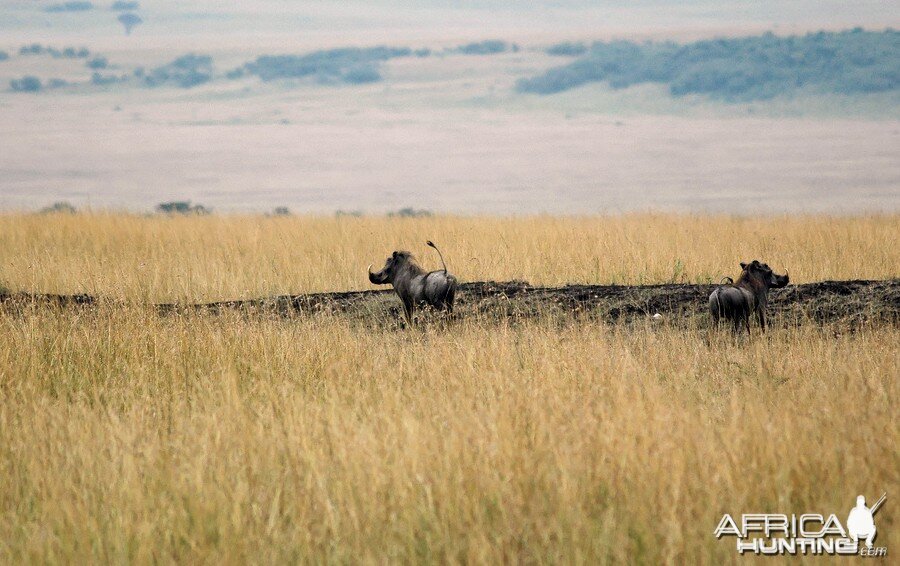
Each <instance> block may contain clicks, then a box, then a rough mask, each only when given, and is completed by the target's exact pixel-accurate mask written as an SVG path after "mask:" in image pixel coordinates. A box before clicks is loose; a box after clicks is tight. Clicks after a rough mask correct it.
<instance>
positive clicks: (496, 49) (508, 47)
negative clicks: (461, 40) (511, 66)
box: [456, 39, 519, 55]
mask: <svg viewBox="0 0 900 566" xmlns="http://www.w3.org/2000/svg"><path fill="white" fill-rule="evenodd" d="M518 50H519V46H518V45H516V44H515V43H513V44H509V43H506V42H505V41H500V40H499V39H488V40H486V41H478V42H475V43H467V44H465V45H460V46H459V47H457V48H456V51H457V52H458V53H462V54H463V55H495V54H497V53H506V52H507V51H513V52H515V51H518Z"/></svg>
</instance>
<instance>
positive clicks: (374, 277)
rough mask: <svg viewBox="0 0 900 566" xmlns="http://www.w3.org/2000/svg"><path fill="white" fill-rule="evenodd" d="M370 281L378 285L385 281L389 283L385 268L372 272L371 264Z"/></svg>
mask: <svg viewBox="0 0 900 566" xmlns="http://www.w3.org/2000/svg"><path fill="white" fill-rule="evenodd" d="M369 281H371V282H372V283H374V284H376V285H384V284H385V283H389V281H388V278H387V275H385V273H384V269H382V270H381V271H379V272H378V273H372V266H371V265H369Z"/></svg>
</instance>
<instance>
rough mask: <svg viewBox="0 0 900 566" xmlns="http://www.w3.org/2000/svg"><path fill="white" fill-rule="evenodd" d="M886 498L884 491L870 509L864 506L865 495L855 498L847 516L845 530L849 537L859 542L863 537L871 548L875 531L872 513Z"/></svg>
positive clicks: (873, 513)
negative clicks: (853, 505)
mask: <svg viewBox="0 0 900 566" xmlns="http://www.w3.org/2000/svg"><path fill="white" fill-rule="evenodd" d="M886 498H887V494H886V493H885V494H884V495H882V496H881V499H879V500H878V501H876V502H875V505H873V506H872V508H871V509H870V508H869V507H866V498H865V496H862V495H860V496H859V497H857V498H856V507H854V508H853V509H851V510H850V516H849V517H847V531H848V533H849V534H850V538H852V539H853V540H855V541H856V542H859V540H860V539H865V541H866V546H867V547H868V548H872V542H873V541H874V540H875V531H876V529H875V518H874V517H873V515H875V513H876V512H877V511H878V508H879V507H881V504H882V503H884V500H885V499H886Z"/></svg>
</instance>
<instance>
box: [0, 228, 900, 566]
mask: <svg viewBox="0 0 900 566" xmlns="http://www.w3.org/2000/svg"><path fill="white" fill-rule="evenodd" d="M898 240H900V217H898V216H897V215H871V216H857V217H830V216H772V217H765V218H744V217H733V216H691V215H646V214H639V215H619V216H598V217H570V218H561V217H549V216H548V217H541V216H535V217H516V218H499V217H498V218H493V217H450V216H432V217H426V218H398V217H395V218H387V217H374V216H373V217H366V216H363V217H358V218H357V217H349V216H343V217H320V216H310V217H306V216H284V217H263V216H227V215H206V216H201V215H155V216H137V215H127V214H101V213H88V214H67V213H54V214H44V215H37V214H12V213H9V214H4V215H2V216H0V250H2V251H0V478H2V480H0V562H2V563H7V564H21V563H74V564H78V563H84V564H86V563H116V564H126V563H172V562H178V563H191V564H239V563H266V564H268V563H337V564H344V563H365V564H386V563H539V564H545V563H574V564H596V563H601V564H603V563H640V564H660V563H668V564H720V563H733V562H741V561H745V560H749V558H748V557H747V556H741V555H739V554H738V553H737V552H736V551H735V539H734V537H729V536H726V537H722V538H716V537H715V536H714V534H713V533H714V530H715V529H716V527H717V525H719V523H720V520H721V519H722V516H723V514H726V513H729V514H732V515H733V516H735V517H737V518H739V517H740V515H741V514H742V513H785V514H788V515H790V514H791V513H796V514H797V515H800V514H802V513H822V514H824V515H825V516H827V515H828V514H831V513H835V514H836V515H837V516H838V517H839V519H840V520H841V522H842V523H843V522H844V521H845V518H846V517H847V515H846V514H847V512H848V511H849V510H850V508H851V507H852V505H853V502H854V501H855V498H856V496H857V495H859V494H866V495H867V496H868V497H870V498H872V499H871V500H872V501H874V500H875V499H876V498H877V497H878V496H880V495H881V494H882V493H885V492H886V493H887V494H888V496H887V500H886V502H885V504H884V507H883V510H881V511H880V512H879V513H878V515H876V522H877V526H878V539H877V544H878V546H884V547H887V548H888V549H889V553H893V552H895V551H900V535H898V523H897V516H898V515H897V512H896V509H897V503H896V498H895V494H897V493H900V483H898V481H900V478H898V470H900V457H898V450H897V445H898V432H900V431H898V426H900V425H898V423H900V419H898V418H897V413H896V407H897V406H898V394H900V383H898V375H900V328H898V327H900V282H898V278H900V272H898V266H900V241H898ZM427 241H433V242H434V244H435V245H436V246H437V248H438V249H439V250H440V252H441V254H442V256H443V260H444V261H445V262H446V267H447V271H448V272H449V273H450V274H452V275H453V277H454V278H455V280H456V282H457V283H456V294H455V303H454V308H453V311H452V313H448V312H446V310H440V309H434V308H417V309H415V311H414V312H413V314H412V317H411V318H410V319H407V317H406V312H405V310H404V307H403V303H402V301H401V298H400V297H399V296H398V294H396V293H394V291H393V290H392V289H391V286H390V285H389V284H374V283H373V282H372V281H375V280H378V278H379V277H387V276H388V275H386V274H387V273H389V272H390V271H391V267H390V266H391V265H392V260H393V261H395V262H396V261H397V257H398V256H397V255H395V254H394V252H403V251H406V252H409V255H406V254H400V256H399V257H401V258H407V259H408V260H409V261H416V262H418V264H419V265H421V267H422V268H423V269H424V270H425V271H426V272H430V271H438V272H439V273H438V279H440V281H442V282H445V281H446V279H441V278H442V277H445V274H444V271H443V269H444V268H443V266H442V263H441V261H442V260H441V257H440V256H439V255H438V253H437V251H436V250H435V249H432V248H431V247H429V246H428V245H426V242H427ZM410 256H412V257H410ZM413 258H414V259H413ZM753 260H757V262H758V263H757V264H756V265H757V266H762V265H765V266H766V268H767V269H769V270H770V271H771V274H772V275H771V278H772V281H774V282H777V283H778V284H777V285H772V288H771V289H769V290H768V298H767V303H766V305H765V310H766V317H767V318H766V323H767V324H766V329H765V331H763V329H762V328H761V326H760V322H759V320H758V319H757V316H756V314H755V313H754V314H753V316H751V317H750V319H749V325H750V331H749V333H748V332H747V331H746V329H745V328H744V327H743V326H741V327H740V328H738V329H737V330H735V329H734V328H733V327H732V326H731V325H730V324H719V325H715V324H713V322H712V316H711V311H710V306H709V297H710V294H711V293H713V292H715V291H716V290H717V289H718V288H719V287H720V285H721V286H724V287H725V288H731V285H729V283H728V282H729V280H728V279H726V278H731V281H734V282H735V283H739V282H740V281H742V280H745V278H746V277H749V276H748V275H746V274H747V273H751V272H752V270H753V269H756V268H755V267H754V264H753V263H752V262H753ZM742 263H743V264H745V265H746V267H743V268H742V266H741V264H742ZM370 265H371V272H370V273H372V275H368V274H367V268H368V267H369V266H370ZM758 269H762V267H758ZM782 276H787V277H786V278H784V279H777V278H778V277H782ZM429 280H430V279H429ZM786 281H787V282H786ZM785 282H786V283H785ZM435 285H437V284H435ZM438 287H440V285H438ZM722 293H723V295H722V296H723V297H724V298H725V299H723V300H726V299H728V297H731V295H729V294H727V292H725V291H722ZM442 297H443V295H442ZM728 300H730V299H728ZM819 559H821V560H823V561H825V562H827V561H828V560H829V559H828V558H822V557H819Z"/></svg>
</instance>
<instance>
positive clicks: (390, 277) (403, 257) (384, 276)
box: [369, 252, 412, 285]
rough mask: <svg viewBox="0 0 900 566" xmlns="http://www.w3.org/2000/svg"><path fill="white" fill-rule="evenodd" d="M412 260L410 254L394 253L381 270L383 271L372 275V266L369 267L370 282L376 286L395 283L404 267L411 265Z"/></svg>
mask: <svg viewBox="0 0 900 566" xmlns="http://www.w3.org/2000/svg"><path fill="white" fill-rule="evenodd" d="M411 259H412V254H410V253H409V252H394V253H393V254H392V255H391V257H389V258H387V260H386V261H385V262H384V267H382V268H381V271H378V272H376V273H372V266H371V265H370V266H369V281H371V282H372V283H375V284H376V285H387V284H388V283H393V282H394V279H395V278H396V277H397V274H398V273H400V272H401V271H403V268H404V267H406V266H408V265H409V263H410V260H411Z"/></svg>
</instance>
